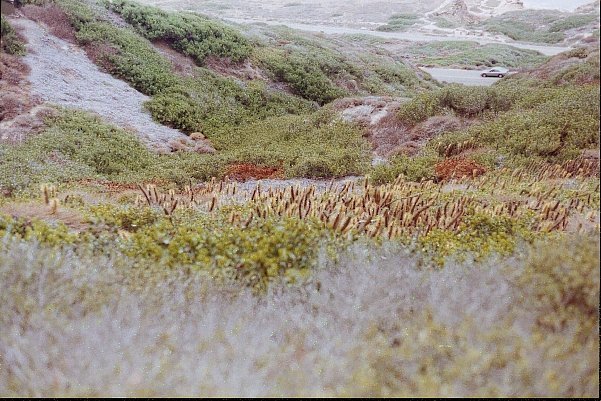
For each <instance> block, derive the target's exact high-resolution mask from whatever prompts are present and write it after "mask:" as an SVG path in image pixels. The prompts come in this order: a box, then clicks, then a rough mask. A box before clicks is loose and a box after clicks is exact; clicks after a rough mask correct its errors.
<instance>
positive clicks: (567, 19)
mask: <svg viewBox="0 0 601 401" xmlns="http://www.w3.org/2000/svg"><path fill="white" fill-rule="evenodd" d="M598 19H599V16H598V15H594V14H571V13H562V12H559V11H553V10H524V11H510V12H506V13H503V14H501V15H499V16H496V17H492V18H489V19H487V20H486V21H484V22H483V23H481V24H480V25H479V26H480V27H481V28H484V29H485V30H487V31H489V32H498V33H502V34H505V35H507V36H509V37H510V38H512V39H515V40H521V41H527V42H540V43H559V42H561V41H562V40H564V39H565V38H566V35H565V31H567V30H569V29H573V28H579V27H582V26H585V25H587V24H591V23H593V22H594V21H596V20H598Z"/></svg>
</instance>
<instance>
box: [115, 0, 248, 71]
mask: <svg viewBox="0 0 601 401" xmlns="http://www.w3.org/2000/svg"><path fill="white" fill-rule="evenodd" d="M106 4H107V6H108V7H109V8H110V9H111V10H113V11H115V12H117V13H119V14H120V15H121V16H122V17H123V18H124V19H125V20H126V21H127V22H129V23H130V24H131V25H132V26H133V27H134V28H135V29H136V31H137V32H139V33H141V34H142V35H143V36H144V37H146V38H147V39H150V40H157V39H160V40H164V41H166V42H167V43H168V44H169V45H170V46H171V47H173V48H174V49H175V50H178V51H180V52H182V53H183V54H186V55H188V56H191V57H193V58H194V59H195V60H196V61H197V62H198V63H199V64H202V63H203V61H204V59H205V58H206V57H208V56H218V57H228V58H230V59H232V60H234V61H241V60H244V59H245V58H247V57H248V56H249V55H250V51H251V47H250V44H249V43H248V41H247V40H246V39H245V38H244V37H243V36H242V35H240V33H239V32H237V31H235V30H234V29H232V28H230V27H228V26H226V25H224V24H222V23H220V22H218V21H215V20H211V19H209V18H207V17H204V16H202V15H200V14H194V13H185V12H178V13H168V12H166V11H162V10H160V9H158V8H156V7H148V6H144V5H140V4H138V3H135V2H131V1H127V0H115V1H111V2H107V3H106Z"/></svg>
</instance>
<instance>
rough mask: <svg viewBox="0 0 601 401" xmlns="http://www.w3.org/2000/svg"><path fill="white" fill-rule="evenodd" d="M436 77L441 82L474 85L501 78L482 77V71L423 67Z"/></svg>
mask: <svg viewBox="0 0 601 401" xmlns="http://www.w3.org/2000/svg"><path fill="white" fill-rule="evenodd" d="M421 69H422V70H424V71H426V72H427V73H429V74H430V75H432V77H433V78H434V79H436V80H437V81H440V82H448V83H458V84H464V85H472V86H478V85H481V86H489V85H492V84H494V83H495V82H497V81H498V80H499V78H482V77H481V76H480V71H472V70H455V69H451V68H421Z"/></svg>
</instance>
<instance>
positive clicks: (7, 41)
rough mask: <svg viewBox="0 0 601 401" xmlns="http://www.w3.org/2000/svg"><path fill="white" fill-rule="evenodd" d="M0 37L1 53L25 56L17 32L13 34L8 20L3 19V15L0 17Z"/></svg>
mask: <svg viewBox="0 0 601 401" xmlns="http://www.w3.org/2000/svg"><path fill="white" fill-rule="evenodd" d="M0 37H1V38H2V39H1V46H0V49H1V50H2V51H3V52H6V53H8V54H14V55H17V56H23V55H24V54H25V46H24V45H23V42H22V41H21V39H19V37H18V36H17V32H15V30H14V28H13V27H12V26H11V25H10V23H9V22H8V20H7V19H6V18H4V15H2V16H0Z"/></svg>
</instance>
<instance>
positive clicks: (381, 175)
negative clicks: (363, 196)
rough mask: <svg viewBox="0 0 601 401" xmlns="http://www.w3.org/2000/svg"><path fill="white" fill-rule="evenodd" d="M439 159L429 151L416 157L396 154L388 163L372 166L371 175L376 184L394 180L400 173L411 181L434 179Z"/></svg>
mask: <svg viewBox="0 0 601 401" xmlns="http://www.w3.org/2000/svg"><path fill="white" fill-rule="evenodd" d="M439 161H440V158H439V157H438V156H437V155H436V154H434V153H433V152H428V151H426V152H424V153H423V154H421V155H418V156H415V157H410V156H396V157H393V158H392V159H391V160H390V161H389V163H388V164H380V165H377V166H374V167H372V168H371V170H370V171H369V176H370V178H371V179H372V180H373V182H374V183H375V184H385V183H389V182H393V181H394V180H395V179H396V178H397V177H398V176H399V175H403V176H404V177H405V179H407V180H409V181H421V180H429V179H434V178H435V174H434V166H435V165H436V163H438V162H439Z"/></svg>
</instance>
